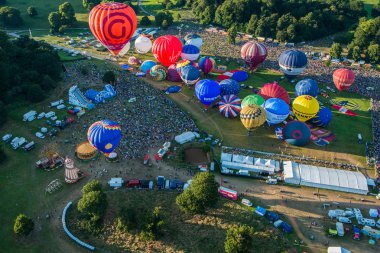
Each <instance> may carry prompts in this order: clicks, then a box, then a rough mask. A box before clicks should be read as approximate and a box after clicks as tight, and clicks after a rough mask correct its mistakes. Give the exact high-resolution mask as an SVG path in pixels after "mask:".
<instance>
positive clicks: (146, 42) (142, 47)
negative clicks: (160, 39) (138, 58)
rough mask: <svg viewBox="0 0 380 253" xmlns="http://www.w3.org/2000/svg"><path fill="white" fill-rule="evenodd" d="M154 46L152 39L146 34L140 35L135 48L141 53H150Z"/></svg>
mask: <svg viewBox="0 0 380 253" xmlns="http://www.w3.org/2000/svg"><path fill="white" fill-rule="evenodd" d="M152 46H153V43H152V40H151V39H150V38H149V37H147V36H145V35H140V36H139V37H138V38H137V39H136V41H135V48H136V51H137V52H138V53H139V54H146V53H148V52H149V50H150V49H152Z"/></svg>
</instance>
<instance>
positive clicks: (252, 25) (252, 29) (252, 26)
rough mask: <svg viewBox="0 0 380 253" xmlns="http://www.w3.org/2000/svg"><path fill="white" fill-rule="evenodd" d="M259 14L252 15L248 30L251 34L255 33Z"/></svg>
mask: <svg viewBox="0 0 380 253" xmlns="http://www.w3.org/2000/svg"><path fill="white" fill-rule="evenodd" d="M257 20H258V17H257V15H252V16H251V18H250V19H249V22H248V24H247V28H246V32H247V33H249V34H255V32H256V27H257Z"/></svg>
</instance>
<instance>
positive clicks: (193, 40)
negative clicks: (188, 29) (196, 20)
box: [185, 33, 203, 49]
mask: <svg viewBox="0 0 380 253" xmlns="http://www.w3.org/2000/svg"><path fill="white" fill-rule="evenodd" d="M185 44H186V45H194V46H196V47H197V48H199V49H201V47H202V44H203V40H202V38H201V36H199V35H198V34H195V33H192V34H188V35H186V36H185Z"/></svg>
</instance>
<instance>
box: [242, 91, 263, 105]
mask: <svg viewBox="0 0 380 253" xmlns="http://www.w3.org/2000/svg"><path fill="white" fill-rule="evenodd" d="M264 102H265V99H264V98H263V97H262V96H260V95H257V94H251V95H248V96H246V97H245V98H244V99H243V101H242V102H241V107H242V108H244V107H245V106H247V105H258V106H262V105H263V104H264Z"/></svg>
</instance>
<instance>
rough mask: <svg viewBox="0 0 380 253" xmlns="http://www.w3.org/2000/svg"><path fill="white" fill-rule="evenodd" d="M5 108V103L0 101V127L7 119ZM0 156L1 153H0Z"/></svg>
mask: <svg viewBox="0 0 380 253" xmlns="http://www.w3.org/2000/svg"><path fill="white" fill-rule="evenodd" d="M7 116H8V114H7V110H6V109H5V105H4V103H3V102H1V101H0V127H1V126H3V125H4V124H5V122H6V121H7ZM0 156H1V154H0Z"/></svg>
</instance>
